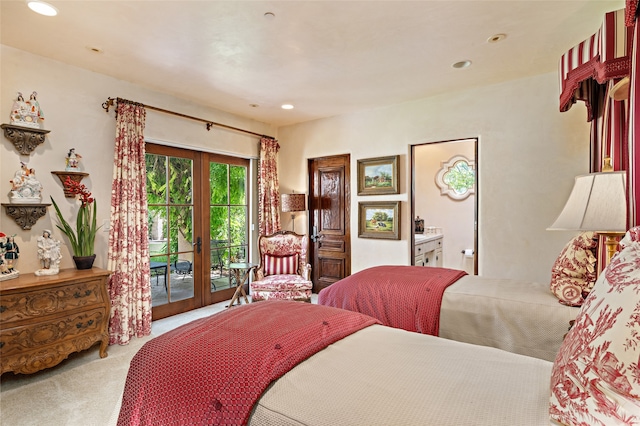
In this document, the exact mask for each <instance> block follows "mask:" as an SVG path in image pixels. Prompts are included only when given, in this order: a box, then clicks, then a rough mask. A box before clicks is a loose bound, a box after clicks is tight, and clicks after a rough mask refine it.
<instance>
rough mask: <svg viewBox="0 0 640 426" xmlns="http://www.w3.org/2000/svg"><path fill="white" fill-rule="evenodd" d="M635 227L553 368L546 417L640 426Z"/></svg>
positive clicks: (639, 254) (639, 267) (639, 263)
mask: <svg viewBox="0 0 640 426" xmlns="http://www.w3.org/2000/svg"><path fill="white" fill-rule="evenodd" d="M639 240H640V228H634V229H631V230H629V231H628V232H627V235H626V236H625V238H624V239H623V240H622V241H621V242H620V246H621V247H622V250H621V251H620V252H619V253H617V254H616V255H615V256H614V257H613V259H612V260H611V263H610V264H609V266H607V268H606V269H605V270H604V271H603V272H602V274H600V277H599V278H598V281H597V282H596V284H595V286H594V288H593V290H592V291H591V293H590V294H589V296H588V297H587V300H586V301H585V303H584V304H583V305H582V308H581V309H580V312H579V313H578V317H577V318H576V322H575V325H574V326H573V328H572V329H571V331H569V333H568V334H567V336H566V337H565V339H564V341H563V342H562V346H561V347H560V351H559V352H558V355H557V357H556V360H555V363H554V365H553V370H552V376H551V398H550V406H549V414H550V416H551V418H552V419H554V420H556V421H558V422H560V423H562V424H565V425H614V424H615V425H622V424H624V425H631V424H639V423H640V373H639V372H640V370H639V367H638V360H639V359H640V302H639V300H640V242H639Z"/></svg>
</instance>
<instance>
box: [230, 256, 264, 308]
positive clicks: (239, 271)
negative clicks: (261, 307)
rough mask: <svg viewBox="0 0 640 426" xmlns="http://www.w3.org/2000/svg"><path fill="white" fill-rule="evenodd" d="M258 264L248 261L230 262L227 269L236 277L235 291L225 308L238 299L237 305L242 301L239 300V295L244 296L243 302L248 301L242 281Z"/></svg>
mask: <svg viewBox="0 0 640 426" xmlns="http://www.w3.org/2000/svg"><path fill="white" fill-rule="evenodd" d="M256 266H258V264H256V263H248V262H240V263H230V264H229V270H230V271H231V273H232V274H233V275H234V276H235V278H236V286H237V287H236V291H235V293H233V297H232V298H231V302H229V305H228V306H227V308H230V307H231V306H233V304H234V303H235V302H236V300H237V301H238V305H240V304H241V303H242V301H241V300H240V296H243V297H244V303H249V299H248V298H247V293H245V291H244V282H245V281H246V280H247V278H248V277H249V273H250V272H251V271H252V270H253V268H255V267H256Z"/></svg>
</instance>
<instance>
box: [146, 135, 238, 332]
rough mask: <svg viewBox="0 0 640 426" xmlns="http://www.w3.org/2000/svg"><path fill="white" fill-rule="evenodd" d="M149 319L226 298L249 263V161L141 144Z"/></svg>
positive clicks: (230, 294) (233, 289) (228, 297)
mask: <svg viewBox="0 0 640 426" xmlns="http://www.w3.org/2000/svg"><path fill="white" fill-rule="evenodd" d="M146 167H147V202H148V212H149V260H150V266H151V294H152V307H153V319H154V320H155V319H160V318H164V317H167V316H170V315H175V314H177V313H181V312H185V311H188V310H191V309H195V308H199V307H201V306H205V305H208V304H211V303H216V302H219V301H223V300H227V299H230V298H231V296H232V295H233V292H234V291H235V286H236V283H235V282H233V281H232V280H233V277H232V274H229V263H230V262H235V261H244V260H246V261H248V260H249V257H248V256H249V251H248V248H249V241H248V235H249V233H248V217H249V195H248V191H247V188H248V181H247V178H248V176H249V160H246V159H241V158H235V157H228V156H224V155H217V154H211V153H204V152H198V151H192V150H186V149H180V148H173V147H167V146H162V145H156V144H151V143H148V144H147V145H146Z"/></svg>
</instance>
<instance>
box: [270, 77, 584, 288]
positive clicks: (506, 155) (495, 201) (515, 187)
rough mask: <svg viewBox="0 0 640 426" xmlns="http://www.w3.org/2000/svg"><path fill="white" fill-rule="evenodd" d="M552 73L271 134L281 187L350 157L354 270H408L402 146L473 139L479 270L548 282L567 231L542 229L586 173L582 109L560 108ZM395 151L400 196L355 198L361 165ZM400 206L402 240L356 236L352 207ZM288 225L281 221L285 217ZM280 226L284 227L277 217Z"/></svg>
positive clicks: (405, 149)
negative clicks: (334, 158) (314, 167)
mask: <svg viewBox="0 0 640 426" xmlns="http://www.w3.org/2000/svg"><path fill="white" fill-rule="evenodd" d="M558 96H559V93H558V79H557V75H556V74H555V73H549V74H545V75H539V76H534V77H528V78H523V79H520V80H516V81H510V82H505V83H501V84H497V85H492V86H486V87H480V88H476V89H473V90H469V91H465V92H457V93H449V94H446V95H442V96H437V97H432V98H428V99H420V100H416V101H413V102H407V103H403V104H398V105H392V106H389V107H385V108H379V109H373V110H368V111H362V112H359V113H355V114H349V115H342V116H337V117H332V118H327V119H322V120H316V121H313V122H307V123H302V124H298V125H292V126H287V127H283V128H280V129H278V139H279V142H280V146H281V147H282V148H281V150H280V164H287V167H281V168H280V184H281V186H282V187H287V188H294V189H302V188H306V187H307V172H306V168H307V159H308V158H314V157H321V156H328V155H336V154H344V153H349V154H351V189H352V192H351V202H352V209H351V212H352V213H351V231H352V233H351V235H352V238H351V255H352V263H351V264H352V272H357V271H359V270H362V269H364V268H367V267H370V266H373V265H375V264H376V259H378V258H379V256H371V255H370V254H371V253H377V254H384V258H385V262H386V263H388V264H405V265H408V264H410V241H411V238H410V226H411V225H410V224H411V220H412V219H411V217H410V208H409V205H408V201H409V199H410V195H409V191H410V189H409V187H408V185H409V182H410V176H409V164H408V158H409V157H408V154H409V152H410V151H409V146H410V145H412V144H420V143H424V142H432V141H438V140H452V139H462V138H473V137H478V138H479V153H478V162H479V165H480V167H479V169H478V175H479V194H480V195H479V251H480V253H481V256H480V258H479V273H480V275H485V276H493V277H504V278H514V279H526V280H533V281H540V282H548V280H549V278H550V270H551V266H552V264H553V261H554V260H555V258H556V256H557V255H558V253H559V252H560V250H561V249H562V247H563V246H564V244H565V243H566V242H567V241H568V240H569V239H570V238H571V236H572V235H573V234H572V233H567V232H551V231H546V230H545V229H546V227H547V226H549V225H550V224H551V223H552V222H553V220H554V219H555V218H556V216H557V215H558V213H559V212H560V210H561V209H562V206H563V205H564V202H565V201H566V198H567V197H568V195H569V192H570V191H571V187H572V186H573V179H574V177H575V176H576V175H578V174H581V173H586V172H588V168H589V166H588V164H589V161H588V159H589V124H588V123H587V122H586V110H585V108H584V106H583V105H576V106H574V107H573V108H572V109H571V110H570V111H568V112H566V113H560V112H559V107H558ZM395 154H400V174H401V179H400V180H401V182H400V192H401V193H400V194H399V195H391V196H377V197H361V196H360V197H359V196H357V195H356V191H355V190H356V188H357V185H356V183H357V163H356V161H357V160H358V159H361V158H370V157H378V156H387V155H395ZM373 200H400V201H401V202H402V203H401V216H402V225H401V234H402V239H401V240H400V241H390V240H372V239H361V238H358V236H357V228H358V226H357V225H358V222H357V212H358V209H357V203H358V201H373ZM283 219H286V218H283ZM283 223H284V224H283V226H285V227H286V226H287V225H286V222H285V221H284V220H283ZM296 229H298V227H296Z"/></svg>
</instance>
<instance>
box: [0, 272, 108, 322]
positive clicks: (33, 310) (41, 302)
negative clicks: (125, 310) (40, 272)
mask: <svg viewBox="0 0 640 426" xmlns="http://www.w3.org/2000/svg"><path fill="white" fill-rule="evenodd" d="M103 285H104V284H103V283H102V280H101V279H99V278H96V279H94V280H89V281H85V282H80V283H76V284H71V285H61V286H58V287H51V288H47V289H45V290H34V291H27V292H22V293H10V294H2V295H1V296H0V321H2V322H6V321H20V320H25V319H29V318H38V317H42V316H44V315H51V314H56V313H58V312H64V311H70V310H72V309H75V308H81V307H83V306H90V305H95V304H102V303H104V297H103V293H102V287H103Z"/></svg>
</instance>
